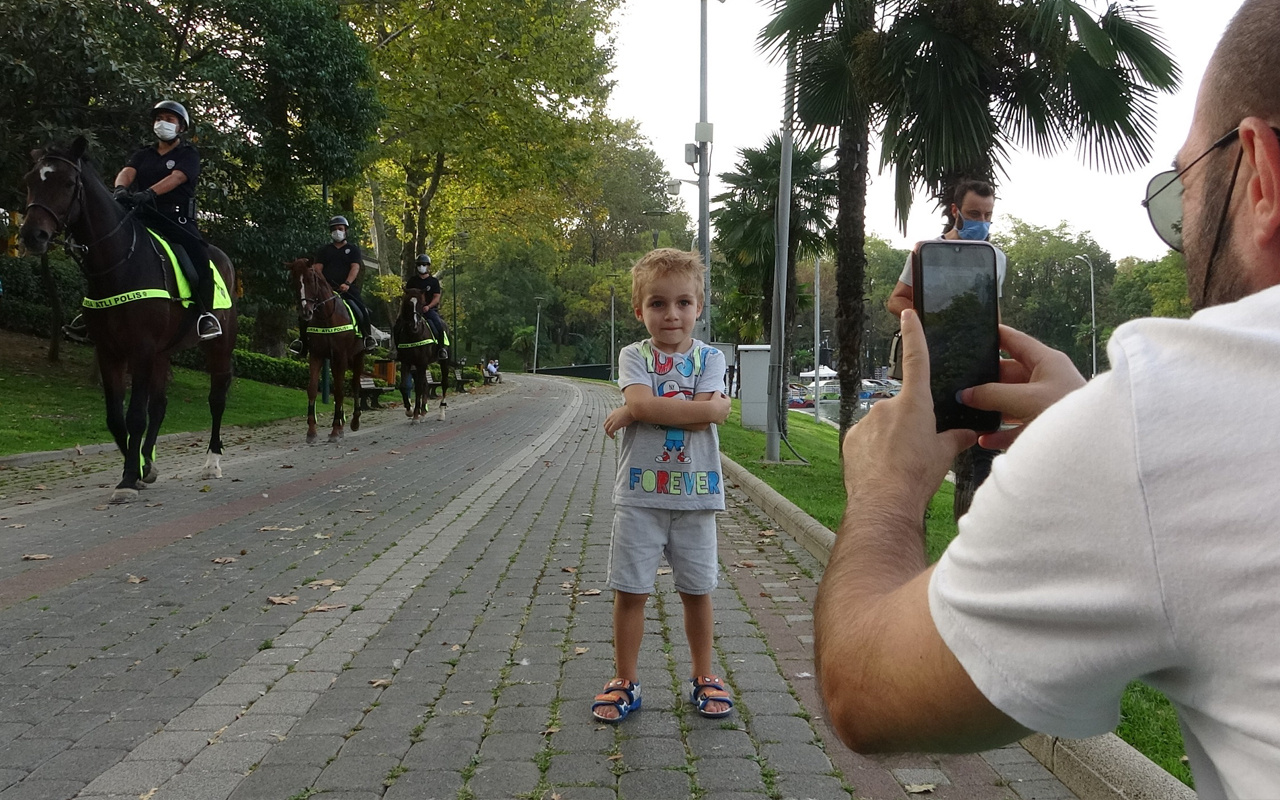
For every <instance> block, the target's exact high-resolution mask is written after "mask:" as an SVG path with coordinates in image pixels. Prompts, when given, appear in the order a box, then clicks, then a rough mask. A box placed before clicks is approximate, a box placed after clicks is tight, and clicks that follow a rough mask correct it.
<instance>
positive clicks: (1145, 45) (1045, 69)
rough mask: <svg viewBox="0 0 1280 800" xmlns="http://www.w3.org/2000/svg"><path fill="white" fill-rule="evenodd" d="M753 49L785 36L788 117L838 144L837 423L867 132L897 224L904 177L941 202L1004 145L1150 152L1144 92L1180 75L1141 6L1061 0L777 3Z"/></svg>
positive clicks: (856, 373) (1116, 165)
mask: <svg viewBox="0 0 1280 800" xmlns="http://www.w3.org/2000/svg"><path fill="white" fill-rule="evenodd" d="M775 3H776V9H777V11H776V13H775V16H774V18H773V19H772V21H771V22H770V23H769V25H768V26H766V27H765V29H764V30H763V31H762V32H761V35H760V42H761V44H762V46H764V47H766V48H770V49H772V50H773V52H774V53H775V54H777V55H778V56H779V57H781V56H782V55H783V54H784V53H785V52H786V51H787V49H788V45H790V44H793V43H794V44H795V45H796V46H797V50H798V54H799V59H798V66H797V71H796V86H797V90H798V103H797V116H798V118H799V121H800V123H801V125H802V127H803V129H804V130H806V131H807V132H808V133H809V134H810V135H812V136H815V137H819V138H823V137H826V138H830V137H831V136H832V134H833V133H834V135H835V137H836V138H837V139H838V142H839V149H838V158H839V165H838V169H837V174H838V175H839V180H840V202H839V206H840V210H839V213H838V214H837V217H836V227H837V246H836V285H837V295H836V297H837V302H838V308H837V311H836V335H837V337H838V339H839V347H840V384H841V389H842V395H843V400H842V402H841V408H840V427H841V431H842V432H843V431H845V430H847V429H848V427H849V425H850V424H852V419H853V411H854V404H855V403H856V398H857V388H858V381H859V379H860V377H861V371H860V362H859V356H860V350H861V331H862V328H863V316H864V311H863V296H864V295H863V275H864V271H865V267H866V258H865V255H864V254H863V253H862V249H863V246H864V242H865V228H864V220H863V212H864V209H865V207H866V188H867V142H868V140H867V132H868V130H869V128H870V126H871V124H872V123H874V124H875V126H876V127H877V128H878V129H879V130H880V131H881V132H882V133H881V138H882V142H883V149H882V151H881V166H891V167H893V168H894V172H895V176H894V177H895V182H896V193H895V206H896V210H897V216H898V220H899V222H900V223H901V224H902V225H903V228H904V230H905V226H906V219H907V215H908V213H909V211H910V208H911V200H912V193H913V190H914V189H917V188H925V189H927V190H928V191H930V192H931V193H932V195H933V196H934V197H935V198H938V200H939V202H940V204H941V203H944V202H945V200H946V199H948V198H947V197H946V190H947V188H948V187H949V186H951V185H953V184H954V183H955V182H956V181H957V180H959V179H961V178H966V177H972V178H983V179H985V180H993V179H994V178H995V175H996V174H997V173H999V172H1002V171H1003V164H1004V162H1005V161H1006V160H1007V158H1008V156H1009V154H1010V152H1011V150H1012V149H1013V148H1014V147H1025V148H1028V149H1030V150H1031V151H1033V152H1035V153H1038V154H1043V155H1047V154H1050V153H1054V152H1057V151H1058V150H1060V149H1062V147H1064V146H1065V145H1066V144H1068V143H1069V142H1072V141H1076V142H1078V149H1079V151H1080V153H1081V155H1082V156H1083V157H1084V159H1085V161H1086V162H1087V163H1088V164H1089V165H1090V166H1092V167H1102V168H1104V169H1107V170H1113V169H1131V168H1133V167H1135V166H1138V165H1140V164H1142V163H1145V162H1146V161H1147V159H1148V157H1149V155H1150V150H1151V131H1152V129H1153V126H1154V122H1155V95H1156V92H1158V91H1164V92H1171V91H1173V90H1174V89H1176V88H1177V86H1178V81H1179V72H1178V67H1177V65H1176V64H1175V63H1174V61H1173V59H1172V57H1171V56H1170V54H1169V53H1168V50H1167V47H1166V45H1165V44H1164V42H1163V41H1162V40H1161V38H1160V35H1159V31H1158V30H1157V28H1156V27H1155V25H1154V24H1152V23H1151V22H1150V21H1149V17H1148V12H1147V10H1146V9H1144V8H1140V7H1133V6H1122V5H1119V4H1118V3H1113V4H1112V5H1110V6H1108V7H1107V9H1106V11H1104V12H1103V13H1102V14H1100V15H1097V16H1095V15H1094V14H1093V13H1092V12H1090V11H1089V10H1088V9H1086V8H1085V7H1084V6H1083V5H1082V4H1080V3H1078V2H1074V1H1073V0H775Z"/></svg>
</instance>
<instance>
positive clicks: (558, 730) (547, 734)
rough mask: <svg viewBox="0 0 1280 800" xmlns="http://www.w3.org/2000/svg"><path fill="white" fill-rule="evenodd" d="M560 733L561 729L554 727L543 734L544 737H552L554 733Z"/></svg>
mask: <svg viewBox="0 0 1280 800" xmlns="http://www.w3.org/2000/svg"><path fill="white" fill-rule="evenodd" d="M559 732H560V729H559V728H554V727H552V728H547V729H546V730H545V731H543V732H542V735H543V736H550V735H551V734H553V733H559Z"/></svg>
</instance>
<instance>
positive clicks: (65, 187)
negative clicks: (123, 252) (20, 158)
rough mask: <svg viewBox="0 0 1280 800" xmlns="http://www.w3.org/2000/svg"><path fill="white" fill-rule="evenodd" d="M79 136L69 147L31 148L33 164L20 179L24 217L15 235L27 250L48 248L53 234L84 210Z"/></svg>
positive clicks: (37, 251) (81, 139)
mask: <svg viewBox="0 0 1280 800" xmlns="http://www.w3.org/2000/svg"><path fill="white" fill-rule="evenodd" d="M87 146H88V142H86V141H85V138H84V137H83V136H81V137H79V138H77V139H76V140H75V142H73V143H72V145H71V147H70V148H66V149H60V148H50V149H49V150H33V151H31V159H32V160H33V161H34V162H35V166H34V167H33V168H32V169H31V171H30V172H28V173H27V174H26V176H25V177H24V178H23V180H24V181H25V182H26V185H27V207H26V219H24V220H23V222H22V228H21V229H20V230H19V232H18V233H19V235H20V236H21V237H22V243H23V244H24V245H26V248H27V250H28V251H29V252H32V253H35V254H37V255H38V254H40V253H43V252H45V251H46V250H47V249H49V243H50V242H51V241H53V237H55V236H57V235H58V234H59V233H60V232H62V231H63V230H64V229H65V228H66V227H67V226H68V225H70V224H71V223H72V222H74V221H75V220H76V219H77V218H78V217H79V215H80V213H81V212H82V211H83V210H84V179H83V177H82V175H81V172H82V171H83V170H84V162H83V158H84V151H85V149H86V147H87Z"/></svg>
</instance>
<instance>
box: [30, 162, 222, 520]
mask: <svg viewBox="0 0 1280 800" xmlns="http://www.w3.org/2000/svg"><path fill="white" fill-rule="evenodd" d="M85 149H86V142H85V139H84V137H80V138H78V139H76V140H75V142H74V143H73V144H72V145H71V147H70V148H52V149H50V150H48V151H40V150H37V151H34V152H32V154H31V157H32V159H34V161H35V167H34V168H33V169H32V170H31V171H30V172H29V173H27V175H26V178H25V180H26V184H27V207H26V219H25V220H24V221H23V223H22V229H21V231H20V234H21V237H22V242H23V244H24V245H25V246H26V248H27V250H28V251H29V252H32V253H37V254H39V253H43V252H45V251H46V250H47V249H48V248H49V245H50V244H51V243H53V241H54V238H55V237H56V236H57V235H58V234H60V233H62V234H65V237H66V241H65V246H66V248H67V250H68V251H69V252H70V253H71V254H72V255H73V256H74V257H75V259H76V261H77V262H78V263H79V264H80V271H81V272H83V273H84V276H85V279H86V281H87V283H88V291H87V294H86V299H85V303H86V308H85V310H84V317H85V322H86V323H87V324H88V327H89V338H90V339H92V340H93V345H94V348H95V350H96V351H97V357H98V369H99V371H100V372H101V374H102V388H103V393H104V395H105V396H106V401H107V428H108V430H110V431H111V435H112V437H113V438H114V439H115V442H116V446H117V447H118V448H120V452H121V453H122V454H123V455H124V474H123V475H122V476H121V479H120V483H119V485H117V486H116V489H115V491H114V492H112V494H111V502H113V503H128V502H130V501H132V500H135V499H137V496H138V491H137V490H138V489H142V488H145V487H146V484H148V483H151V482H153V481H155V479H156V475H157V473H156V466H155V447H156V437H157V436H158V435H159V433H160V423H161V422H163V421H164V414H165V409H166V406H167V403H168V400H167V397H166V390H167V388H168V385H169V359H170V357H171V356H172V355H173V353H174V352H176V351H178V350H183V349H186V348H188V347H192V346H194V345H196V344H199V345H200V349H202V350H204V352H205V355H206V357H207V359H208V368H209V412H210V414H211V416H212V418H213V428H212V431H211V433H210V435H209V450H208V456H207V457H206V459H205V464H204V470H203V472H202V477H204V478H221V477H222V467H221V464H220V461H221V456H222V438H221V430H222V413H223V410H224V409H225V408H226V404H227V389H228V387H229V386H230V385H231V351H232V349H233V348H234V347H235V343H236V314H235V308H234V307H232V308H230V309H223V310H219V311H215V312H214V313H215V314H216V315H217V317H218V321H219V322H220V323H221V325H222V335H221V336H219V337H217V338H216V339H211V340H209V341H205V342H199V341H198V340H197V338H196V330H195V322H196V315H197V311H196V309H195V307H194V306H189V305H184V304H183V303H181V302H178V301H176V300H174V299H171V298H170V297H169V296H168V292H167V291H165V287H171V286H173V285H175V281H174V278H173V274H172V267H171V266H170V262H169V258H168V255H167V254H166V253H164V252H163V250H162V246H161V245H160V244H159V242H157V240H156V239H155V237H154V236H152V234H150V233H148V231H147V229H146V228H145V227H144V226H143V225H142V223H140V222H138V221H137V220H135V219H134V218H133V212H129V211H125V209H124V208H123V207H121V206H120V204H119V203H117V202H116V201H114V200H113V199H111V195H110V194H109V193H108V192H107V189H106V186H105V184H104V183H103V181H102V178H100V177H99V176H98V174H97V173H96V172H95V171H94V169H93V166H92V165H91V164H90V163H89V162H88V161H87V160H86V159H85V156H84V154H85ZM209 256H210V258H212V260H213V262H214V265H215V266H216V267H217V269H218V272H219V273H221V275H222V280H223V282H224V285H225V286H226V287H228V288H230V287H234V286H235V272H234V271H233V270H232V267H231V261H230V259H228V258H227V256H226V254H225V253H223V252H222V251H221V250H219V249H218V248H216V247H210V248H209ZM229 298H230V299H231V301H232V303H233V305H234V302H235V298H234V293H233V292H232V293H229ZM126 375H128V376H130V377H131V379H132V383H131V385H130V388H129V392H128V394H129V408H128V411H127V412H126V411H125V408H124V398H125V376H126Z"/></svg>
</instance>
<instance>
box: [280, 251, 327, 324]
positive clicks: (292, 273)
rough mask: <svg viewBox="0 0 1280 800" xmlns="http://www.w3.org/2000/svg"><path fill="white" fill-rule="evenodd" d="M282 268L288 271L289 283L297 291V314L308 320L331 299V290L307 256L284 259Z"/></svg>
mask: <svg viewBox="0 0 1280 800" xmlns="http://www.w3.org/2000/svg"><path fill="white" fill-rule="evenodd" d="M284 268H285V269H287V270H288V271H289V283H290V285H291V286H292V287H293V289H294V291H295V292H297V293H298V316H299V317H301V318H302V319H303V320H307V321H310V320H311V318H312V317H314V316H315V314H316V309H317V308H319V307H320V306H321V305H323V304H324V303H327V302H329V301H331V300H332V299H333V290H332V289H330V288H329V282H328V281H326V280H324V279H323V278H322V277H321V276H320V272H319V271H318V270H317V269H316V267H315V265H313V264H312V263H311V259H309V258H295V259H294V260H293V261H286V262H284Z"/></svg>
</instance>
